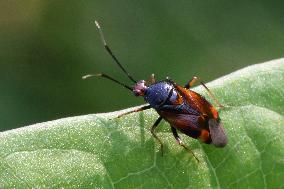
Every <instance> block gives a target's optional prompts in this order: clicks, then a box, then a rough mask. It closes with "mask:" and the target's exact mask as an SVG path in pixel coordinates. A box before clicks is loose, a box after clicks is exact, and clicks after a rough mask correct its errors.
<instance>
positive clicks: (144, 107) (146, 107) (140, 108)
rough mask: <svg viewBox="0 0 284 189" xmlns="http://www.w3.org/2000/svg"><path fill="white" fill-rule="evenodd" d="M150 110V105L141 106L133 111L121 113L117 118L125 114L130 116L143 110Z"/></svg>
mask: <svg viewBox="0 0 284 189" xmlns="http://www.w3.org/2000/svg"><path fill="white" fill-rule="evenodd" d="M150 108H151V106H150V105H146V106H142V107H139V108H136V109H134V110H131V111H129V112H125V113H122V114H120V115H118V116H117V118H120V117H122V116H125V115H127V114H131V113H134V112H140V111H143V110H147V109H150Z"/></svg>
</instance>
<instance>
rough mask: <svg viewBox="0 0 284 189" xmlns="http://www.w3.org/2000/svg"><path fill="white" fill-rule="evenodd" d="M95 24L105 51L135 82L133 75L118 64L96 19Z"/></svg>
mask: <svg viewBox="0 0 284 189" xmlns="http://www.w3.org/2000/svg"><path fill="white" fill-rule="evenodd" d="M95 23H96V26H97V28H98V30H99V32H100V36H101V39H102V42H103V45H104V47H105V49H106V50H107V52H108V53H109V54H110V56H111V57H112V58H113V60H114V61H115V62H116V64H117V65H118V66H119V67H120V69H121V70H122V71H123V72H124V73H125V75H126V76H127V77H128V78H129V79H130V80H131V81H132V82H133V83H137V81H136V80H135V79H133V77H132V76H131V75H130V74H129V73H128V72H127V71H126V70H125V69H124V67H123V66H122V65H121V64H120V62H119V61H118V59H117V58H116V56H115V55H114V54H113V52H112V50H111V49H110V47H109V46H108V45H107V43H106V40H105V36H104V33H103V30H102V28H101V26H100V24H99V22H98V21H96V20H95Z"/></svg>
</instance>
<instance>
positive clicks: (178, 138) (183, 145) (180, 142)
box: [171, 126, 199, 162]
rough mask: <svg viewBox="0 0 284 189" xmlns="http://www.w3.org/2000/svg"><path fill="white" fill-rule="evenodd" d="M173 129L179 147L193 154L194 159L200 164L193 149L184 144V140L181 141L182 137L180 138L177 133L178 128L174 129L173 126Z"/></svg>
mask: <svg viewBox="0 0 284 189" xmlns="http://www.w3.org/2000/svg"><path fill="white" fill-rule="evenodd" d="M171 129H172V133H173V135H174V137H175V139H176V141H177V143H178V144H179V145H181V146H182V147H183V148H184V149H186V150H187V151H188V152H189V153H191V154H192V155H193V157H194V158H195V159H196V160H197V161H198V162H199V159H198V158H197V157H196V156H195V155H194V153H193V151H192V150H191V149H189V148H188V147H187V146H186V145H185V144H184V143H183V142H182V140H181V139H180V137H179V136H178V133H177V130H176V128H174V127H173V126H171Z"/></svg>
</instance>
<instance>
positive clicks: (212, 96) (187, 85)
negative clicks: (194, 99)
mask: <svg viewBox="0 0 284 189" xmlns="http://www.w3.org/2000/svg"><path fill="white" fill-rule="evenodd" d="M197 80H200V79H199V78H198V77H193V78H192V79H191V80H190V81H189V82H188V83H187V84H186V85H185V86H184V87H185V88H186V89H189V88H191V87H192V86H193V84H194V83H195V82H196V81H197ZM200 83H201V85H202V86H203V87H204V88H205V90H206V91H207V92H208V94H209V96H210V97H211V98H212V99H213V100H214V101H215V103H216V104H218V106H219V107H220V108H223V107H224V106H223V105H222V104H221V103H220V102H219V101H218V100H217V98H216V97H215V96H214V95H213V93H212V92H211V91H210V90H209V88H208V87H207V86H206V85H205V84H204V83H203V82H202V81H200Z"/></svg>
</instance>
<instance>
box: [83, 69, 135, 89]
mask: <svg viewBox="0 0 284 189" xmlns="http://www.w3.org/2000/svg"><path fill="white" fill-rule="evenodd" d="M90 77H104V78H106V79H109V80H111V81H113V82H115V83H117V84H119V85H121V86H123V87H125V88H126V89H129V90H130V91H132V90H133V89H132V88H131V87H129V86H128V85H125V84H123V83H121V82H120V81H118V80H116V79H114V78H112V77H110V76H108V75H106V74H104V73H99V74H88V75H84V76H83V77H82V79H89V78H90Z"/></svg>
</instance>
